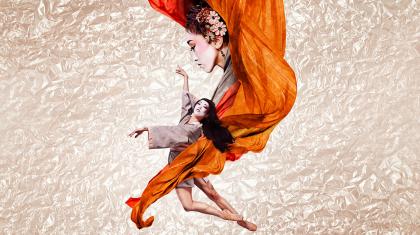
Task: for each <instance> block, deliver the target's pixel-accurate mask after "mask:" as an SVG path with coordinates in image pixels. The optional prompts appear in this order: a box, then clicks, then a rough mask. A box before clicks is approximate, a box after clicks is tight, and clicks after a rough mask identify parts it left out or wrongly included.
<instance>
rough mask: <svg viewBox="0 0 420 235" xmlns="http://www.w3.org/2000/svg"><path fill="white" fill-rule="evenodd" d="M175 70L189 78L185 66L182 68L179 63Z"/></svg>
mask: <svg viewBox="0 0 420 235" xmlns="http://www.w3.org/2000/svg"><path fill="white" fill-rule="evenodd" d="M175 71H176V73H177V74H180V75H182V76H184V78H188V74H187V72H185V70H184V69H183V68H181V67H180V66H179V65H178V67H177V68H176V70H175Z"/></svg>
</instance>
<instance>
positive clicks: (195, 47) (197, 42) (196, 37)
mask: <svg viewBox="0 0 420 235" xmlns="http://www.w3.org/2000/svg"><path fill="white" fill-rule="evenodd" d="M186 39H187V43H188V46H189V47H190V48H191V51H192V52H194V55H195V57H196V58H195V61H196V62H197V64H198V66H200V68H202V69H203V70H204V71H205V72H207V73H210V72H212V71H213V69H214V67H215V65H216V59H217V54H218V51H217V49H216V48H215V47H213V46H212V45H211V44H209V43H208V42H207V40H206V39H205V38H204V37H203V36H202V35H201V34H193V33H187V36H186Z"/></svg>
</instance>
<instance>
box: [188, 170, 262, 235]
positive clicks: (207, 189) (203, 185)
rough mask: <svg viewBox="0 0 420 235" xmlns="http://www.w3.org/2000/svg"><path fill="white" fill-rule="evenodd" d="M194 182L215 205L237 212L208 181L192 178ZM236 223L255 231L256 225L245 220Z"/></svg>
mask: <svg viewBox="0 0 420 235" xmlns="http://www.w3.org/2000/svg"><path fill="white" fill-rule="evenodd" d="M194 184H195V185H196V186H197V187H198V188H200V189H201V191H203V192H204V193H205V194H206V195H207V197H208V198H209V199H210V200H212V201H213V202H214V203H216V205H217V206H218V207H219V208H220V209H222V210H228V211H230V212H231V213H233V214H238V212H237V211H236V210H235V209H234V208H233V207H232V206H231V205H230V204H229V202H228V201H226V199H225V198H223V197H222V196H221V195H220V194H219V193H218V192H217V191H216V189H215V188H214V187H213V185H212V184H211V183H210V181H208V182H206V181H205V180H203V179H202V178H194ZM237 222H238V224H239V225H240V226H242V227H244V228H246V229H248V230H250V231H256V230H257V225H255V224H254V223H251V222H249V221H246V220H241V221H237Z"/></svg>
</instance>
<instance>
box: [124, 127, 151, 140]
mask: <svg viewBox="0 0 420 235" xmlns="http://www.w3.org/2000/svg"><path fill="white" fill-rule="evenodd" d="M145 131H147V128H137V129H135V130H134V131H132V132H131V133H130V134H128V136H129V137H133V135H135V136H134V138H137V136H139V135H141V134H142V133H143V132H145Z"/></svg>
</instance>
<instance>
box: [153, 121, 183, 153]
mask: <svg viewBox="0 0 420 235" xmlns="http://www.w3.org/2000/svg"><path fill="white" fill-rule="evenodd" d="M148 129H149V131H148V133H149V134H148V138H147V139H148V141H149V149H158V148H170V147H174V146H176V145H179V144H183V143H188V131H187V130H185V129H184V128H182V126H152V127H149V128H148Z"/></svg>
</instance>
